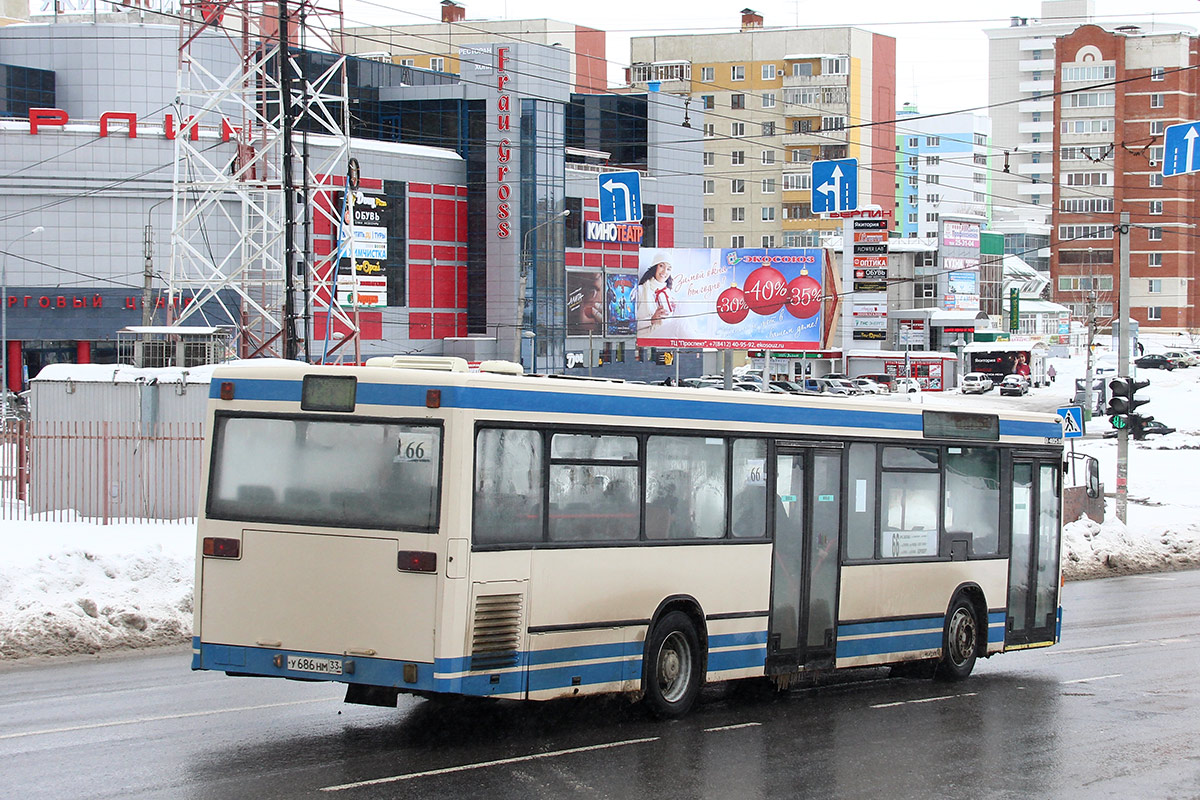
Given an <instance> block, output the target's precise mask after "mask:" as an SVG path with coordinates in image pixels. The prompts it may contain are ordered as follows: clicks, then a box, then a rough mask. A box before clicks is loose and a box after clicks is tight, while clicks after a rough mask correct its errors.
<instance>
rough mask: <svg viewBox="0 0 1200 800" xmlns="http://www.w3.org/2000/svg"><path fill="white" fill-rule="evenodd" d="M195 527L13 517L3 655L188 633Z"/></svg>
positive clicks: (159, 641)
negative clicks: (45, 520) (68, 521)
mask: <svg viewBox="0 0 1200 800" xmlns="http://www.w3.org/2000/svg"><path fill="white" fill-rule="evenodd" d="M195 530H196V529H195V525H194V524H192V525H189V524H178V523H176V524H167V523H146V524H116V525H99V524H94V523H89V522H87V521H86V520H84V521H78V522H73V523H62V522H19V521H12V520H6V521H5V522H4V525H3V534H0V541H3V544H4V549H5V553H6V556H7V557H6V558H5V561H4V564H3V566H0V660H6V659H12V658H23V657H26V656H32V655H71V654H81V653H96V652H99V651H101V650H113V649H121V648H140V647H153V646H157V645H165V644H178V643H181V642H186V641H188V640H189V638H190V637H191V629H192V583H193V580H194V572H193V564H194V561H195V557H194V554H193V550H194V548H195Z"/></svg>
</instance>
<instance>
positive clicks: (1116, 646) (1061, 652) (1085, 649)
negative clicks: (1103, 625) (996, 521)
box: [1054, 642, 1148, 656]
mask: <svg viewBox="0 0 1200 800" xmlns="http://www.w3.org/2000/svg"><path fill="white" fill-rule="evenodd" d="M1143 644H1148V643H1147V642H1124V643H1122V644H1102V645H1098V646H1097V647H1076V648H1075V649H1074V650H1055V651H1054V654H1055V655H1060V656H1062V655H1066V654H1067V653H1095V652H1098V651H1100V650H1121V649H1124V648H1126V647H1137V646H1138V645H1143Z"/></svg>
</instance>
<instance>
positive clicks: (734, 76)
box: [729, 64, 746, 81]
mask: <svg viewBox="0 0 1200 800" xmlns="http://www.w3.org/2000/svg"><path fill="white" fill-rule="evenodd" d="M729 80H731V81H744V80H746V68H745V67H744V66H742V65H741V64H738V65H736V66H733V67H730V68H729Z"/></svg>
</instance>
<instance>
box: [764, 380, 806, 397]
mask: <svg viewBox="0 0 1200 800" xmlns="http://www.w3.org/2000/svg"><path fill="white" fill-rule="evenodd" d="M771 386H772V387H773V388H774V389H777V390H779V391H781V392H789V393H791V394H813V392H812V391H810V390H808V389H805V388H804V387H803V386H801V385H800V384H798V383H796V382H795V381H771Z"/></svg>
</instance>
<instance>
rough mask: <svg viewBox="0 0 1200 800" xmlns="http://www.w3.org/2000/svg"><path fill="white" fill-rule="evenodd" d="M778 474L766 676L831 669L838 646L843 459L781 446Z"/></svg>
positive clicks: (776, 464) (838, 453)
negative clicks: (809, 668)
mask: <svg viewBox="0 0 1200 800" xmlns="http://www.w3.org/2000/svg"><path fill="white" fill-rule="evenodd" d="M774 467H775V475H774V482H775V503H774V511H773V514H771V520H772V522H771V524H772V527H773V539H774V549H773V554H774V555H773V559H772V587H771V624H770V637H769V643H768V653H767V663H768V672H769V673H787V672H794V671H796V670H797V669H798V668H803V667H827V666H828V667H831V666H833V660H834V655H835V648H836V643H837V642H836V630H837V622H836V621H837V599H838V552H839V545H840V542H841V519H842V515H841V504H842V486H841V483H842V454H841V451H840V450H833V449H821V448H795V447H788V448H785V447H782V446H781V447H779V448H778V449H777V450H776V454H775V462H774Z"/></svg>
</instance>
